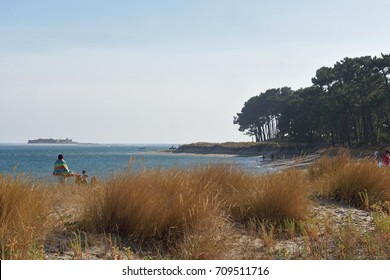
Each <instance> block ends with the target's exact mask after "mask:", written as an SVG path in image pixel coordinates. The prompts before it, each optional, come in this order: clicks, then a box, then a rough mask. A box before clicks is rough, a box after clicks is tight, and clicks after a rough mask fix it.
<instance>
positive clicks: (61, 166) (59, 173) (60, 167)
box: [53, 154, 75, 184]
mask: <svg viewBox="0 0 390 280" xmlns="http://www.w3.org/2000/svg"><path fill="white" fill-rule="evenodd" d="M53 176H56V177H57V178H58V183H60V184H65V179H66V178H67V177H71V176H75V174H73V173H72V171H70V170H69V168H68V165H67V164H66V162H65V160H64V156H63V155H61V154H59V155H58V158H57V160H56V161H55V163H54V171H53Z"/></svg>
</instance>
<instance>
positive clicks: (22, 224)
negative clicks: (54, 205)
mask: <svg viewBox="0 0 390 280" xmlns="http://www.w3.org/2000/svg"><path fill="white" fill-rule="evenodd" d="M46 198H47V196H46V192H45V189H44V187H43V186H42V185H40V184H39V183H38V185H36V184H35V183H32V181H31V180H29V179H26V178H25V177H23V176H20V175H19V176H17V177H16V178H14V177H13V176H12V175H2V174H0V243H1V248H0V251H1V259H40V258H43V240H44V238H45V234H47V232H48V230H49V228H50V226H49V224H50V220H49V215H50V213H51V211H50V209H51V205H50V200H47V199H46Z"/></svg>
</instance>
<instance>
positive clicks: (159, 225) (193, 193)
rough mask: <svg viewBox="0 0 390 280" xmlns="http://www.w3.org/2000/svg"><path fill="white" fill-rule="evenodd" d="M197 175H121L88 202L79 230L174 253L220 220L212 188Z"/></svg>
mask: <svg viewBox="0 0 390 280" xmlns="http://www.w3.org/2000/svg"><path fill="white" fill-rule="evenodd" d="M194 174H195V173H191V172H188V171H183V170H180V169H171V170H168V171H162V170H158V169H157V170H150V171H145V170H144V171H140V172H133V171H129V173H127V174H118V175H116V176H115V177H114V178H111V179H109V180H108V181H107V182H106V183H105V184H102V185H101V186H99V187H97V188H95V189H94V190H93V193H92V194H91V195H90V196H89V197H88V199H87V200H86V201H85V208H84V212H83V215H82V218H81V227H82V228H83V229H84V230H86V231H92V232H97V233H103V232H114V233H117V234H118V235H121V236H125V237H127V238H131V239H132V240H133V241H134V242H138V243H139V244H145V245H150V246H152V247H155V248H157V247H158V248H159V250H164V249H167V250H168V251H169V250H175V246H174V245H177V244H179V243H180V242H184V241H183V240H184V239H185V238H187V240H188V238H190V237H191V238H193V233H194V232H195V231H196V229H199V228H202V227H204V225H210V224H212V223H214V220H215V219H214V218H215V217H218V216H219V213H218V212H219V210H218V201H217V200H216V197H215V196H214V195H213V194H212V193H211V192H210V191H208V188H210V189H213V188H214V187H212V186H210V184H213V183H212V182H206V183H205V182H204V180H203V178H198V177H197V176H194ZM207 227H208V226H207Z"/></svg>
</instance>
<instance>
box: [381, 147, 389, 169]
mask: <svg viewBox="0 0 390 280" xmlns="http://www.w3.org/2000/svg"><path fill="white" fill-rule="evenodd" d="M382 164H383V165H384V166H390V150H386V152H385V154H384V155H383V156H382Z"/></svg>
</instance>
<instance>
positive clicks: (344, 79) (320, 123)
mask: <svg viewBox="0 0 390 280" xmlns="http://www.w3.org/2000/svg"><path fill="white" fill-rule="evenodd" d="M389 79H390V54H381V56H380V57H376V56H375V57H371V56H363V57H356V58H348V57H347V58H345V59H343V60H341V61H338V62H336V64H334V66H333V67H321V68H320V69H318V70H317V71H316V75H315V77H314V78H312V85H311V86H310V87H306V88H300V89H298V90H292V89H291V88H289V87H282V88H274V89H268V90H266V91H265V92H262V93H260V94H259V95H256V96H253V97H251V98H250V99H249V100H247V101H246V102H245V104H244V106H243V108H242V109H241V112H240V113H237V115H236V116H234V121H233V123H234V124H237V125H239V130H240V131H242V132H243V133H245V134H247V135H249V136H251V137H252V138H254V139H255V140H256V141H257V142H261V141H266V140H269V139H279V140H283V139H289V140H290V141H296V142H300V143H307V144H316V143H330V144H333V145H335V144H347V145H348V146H351V145H353V144H379V143H388V142H390V141H389V140H390V126H389V124H390V85H389Z"/></svg>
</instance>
